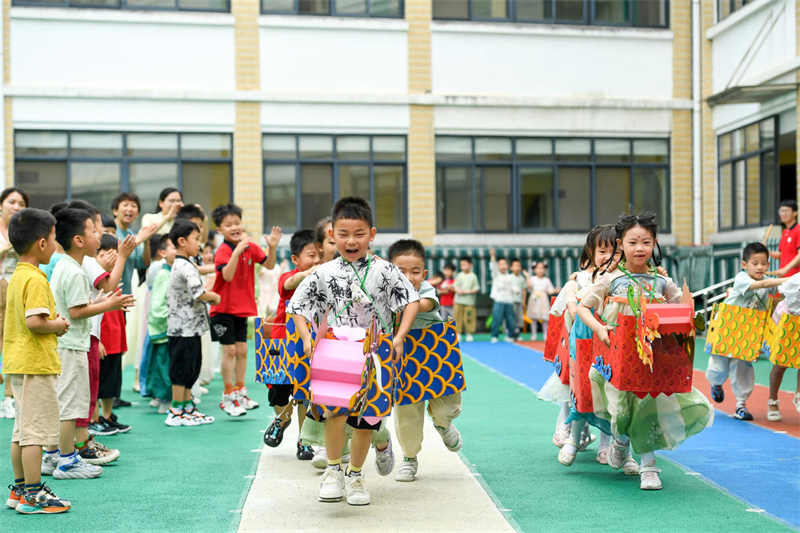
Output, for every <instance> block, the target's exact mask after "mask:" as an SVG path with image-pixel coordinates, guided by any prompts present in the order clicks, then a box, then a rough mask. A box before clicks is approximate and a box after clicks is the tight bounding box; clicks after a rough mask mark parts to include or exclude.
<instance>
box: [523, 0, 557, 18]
mask: <svg viewBox="0 0 800 533" xmlns="http://www.w3.org/2000/svg"><path fill="white" fill-rule="evenodd" d="M552 18H553V2H552V0H517V20H520V21H522V20H532V21H538V20H551V19H552Z"/></svg>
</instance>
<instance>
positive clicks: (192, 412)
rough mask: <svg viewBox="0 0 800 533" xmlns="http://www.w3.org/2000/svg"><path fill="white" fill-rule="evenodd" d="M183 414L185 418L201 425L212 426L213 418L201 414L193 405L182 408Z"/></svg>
mask: <svg viewBox="0 0 800 533" xmlns="http://www.w3.org/2000/svg"><path fill="white" fill-rule="evenodd" d="M183 412H184V414H186V416H188V417H190V418H194V419H195V420H197V421H198V422H200V423H201V424H212V423H213V422H214V417H213V416H209V415H207V414H204V413H201V412H200V411H198V410H197V408H196V407H195V406H194V405H193V404H189V405H188V406H186V407H184V408H183Z"/></svg>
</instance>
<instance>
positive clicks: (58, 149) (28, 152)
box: [14, 131, 67, 207]
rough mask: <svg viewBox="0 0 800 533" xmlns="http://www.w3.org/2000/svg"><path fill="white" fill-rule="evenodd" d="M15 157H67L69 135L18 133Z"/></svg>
mask: <svg viewBox="0 0 800 533" xmlns="http://www.w3.org/2000/svg"><path fill="white" fill-rule="evenodd" d="M14 155H16V156H17V157H21V156H39V157H42V156H45V157H66V156H67V134H66V133H63V132H57V131H18V132H16V134H15V135H14ZM48 207H49V206H48Z"/></svg>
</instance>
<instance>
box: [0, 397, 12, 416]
mask: <svg viewBox="0 0 800 533" xmlns="http://www.w3.org/2000/svg"><path fill="white" fill-rule="evenodd" d="M14 416H16V410H15V409H14V398H12V397H11V396H6V397H5V398H4V399H3V401H2V402H0V418H14Z"/></svg>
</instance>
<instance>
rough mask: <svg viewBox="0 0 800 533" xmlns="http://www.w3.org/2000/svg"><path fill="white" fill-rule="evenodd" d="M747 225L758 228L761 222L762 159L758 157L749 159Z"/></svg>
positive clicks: (746, 185)
mask: <svg viewBox="0 0 800 533" xmlns="http://www.w3.org/2000/svg"><path fill="white" fill-rule="evenodd" d="M745 197H746V198H747V215H746V223H747V225H752V226H757V225H758V224H759V223H760V222H761V211H760V209H761V157H760V156H758V155H756V156H753V157H749V158H748V159H747V182H746V184H745Z"/></svg>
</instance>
